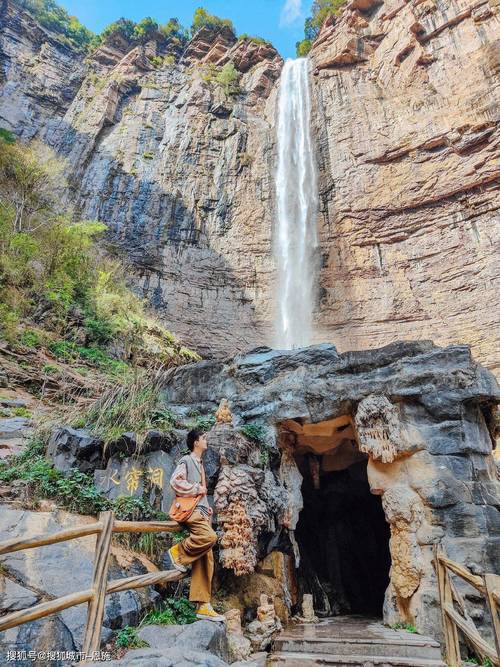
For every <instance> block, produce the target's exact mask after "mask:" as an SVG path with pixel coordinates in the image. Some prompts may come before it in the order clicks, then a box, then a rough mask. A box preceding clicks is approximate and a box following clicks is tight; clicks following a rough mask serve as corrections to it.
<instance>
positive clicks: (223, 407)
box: [215, 398, 233, 424]
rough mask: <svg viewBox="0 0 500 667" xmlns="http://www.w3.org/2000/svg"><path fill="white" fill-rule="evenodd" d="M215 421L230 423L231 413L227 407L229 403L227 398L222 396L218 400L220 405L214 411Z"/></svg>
mask: <svg viewBox="0 0 500 667" xmlns="http://www.w3.org/2000/svg"><path fill="white" fill-rule="evenodd" d="M215 421H216V422H217V424H232V423H233V415H232V414H231V410H230V409H229V403H228V400H227V398H223V399H222V401H221V402H220V405H219V407H218V409H217V411H216V413H215Z"/></svg>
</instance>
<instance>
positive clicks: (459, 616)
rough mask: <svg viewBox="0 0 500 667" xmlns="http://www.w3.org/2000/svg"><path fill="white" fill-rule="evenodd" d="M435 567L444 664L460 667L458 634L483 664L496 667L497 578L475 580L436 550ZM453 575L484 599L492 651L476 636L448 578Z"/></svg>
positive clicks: (499, 635)
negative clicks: (493, 640)
mask: <svg viewBox="0 0 500 667" xmlns="http://www.w3.org/2000/svg"><path fill="white" fill-rule="evenodd" d="M434 557H435V567H436V573H437V578H438V585H439V599H440V603H441V617H442V620H443V634H444V640H445V646H446V662H447V664H448V667H461V665H462V660H461V658H460V645H459V641H458V630H460V631H461V632H462V634H463V636H464V640H465V643H466V644H468V645H469V646H470V647H471V648H472V649H473V650H474V651H475V652H476V653H477V654H478V655H479V656H480V657H481V658H482V659H483V660H484V659H485V658H487V659H488V660H489V661H490V663H491V664H492V665H495V666H496V667H500V618H499V615H498V614H499V608H500V576H498V575H496V574H485V575H483V576H478V575H475V574H472V572H469V570H468V569H467V568H465V567H463V566H462V565H459V564H458V563H455V562H454V561H452V560H450V559H449V558H447V557H446V556H445V554H444V553H443V551H442V550H441V549H440V548H439V547H436V548H435V551H434ZM451 573H453V574H454V575H457V576H458V577H460V578H461V579H463V580H464V581H466V582H467V583H468V584H469V585H470V586H472V587H473V588H475V589H476V591H478V592H479V593H480V594H481V595H482V596H484V598H485V599H486V605H487V607H488V609H489V611H490V614H491V618H492V626H493V635H494V638H495V647H494V648H493V647H491V646H490V645H489V644H488V643H487V642H486V641H485V640H484V639H483V638H482V637H481V635H480V634H479V632H478V630H477V628H476V626H475V624H474V621H473V620H472V618H471V617H470V615H469V614H468V612H467V609H466V608H465V602H464V599H463V597H462V595H461V594H460V592H459V591H458V589H457V587H456V586H455V584H454V582H453V580H452V578H451V576H450V574H451Z"/></svg>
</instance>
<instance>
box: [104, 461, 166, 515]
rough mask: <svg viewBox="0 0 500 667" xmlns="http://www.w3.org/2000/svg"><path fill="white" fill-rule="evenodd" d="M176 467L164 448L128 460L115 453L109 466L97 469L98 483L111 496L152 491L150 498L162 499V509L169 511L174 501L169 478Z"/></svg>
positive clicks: (139, 494) (151, 499)
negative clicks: (116, 455) (121, 458)
mask: <svg viewBox="0 0 500 667" xmlns="http://www.w3.org/2000/svg"><path fill="white" fill-rule="evenodd" d="M173 467H174V460H173V458H172V456H170V455H169V454H168V453H167V452H163V451H156V452H151V453H150V454H147V455H145V456H138V457H134V458H129V459H125V460H120V459H119V458H118V457H113V458H112V459H110V461H109V463H108V467H107V468H106V470H98V471H96V473H95V484H96V486H97V488H98V489H99V490H100V491H101V492H102V493H104V494H106V495H107V496H108V498H110V499H114V498H118V497H120V496H135V497H141V496H142V495H143V494H144V493H146V494H149V496H150V502H155V504H156V503H157V502H159V504H160V505H161V509H162V510H163V511H168V508H169V507H170V503H171V501H172V498H171V495H172V492H171V489H170V486H169V483H168V482H169V479H170V475H171V474H172V471H173Z"/></svg>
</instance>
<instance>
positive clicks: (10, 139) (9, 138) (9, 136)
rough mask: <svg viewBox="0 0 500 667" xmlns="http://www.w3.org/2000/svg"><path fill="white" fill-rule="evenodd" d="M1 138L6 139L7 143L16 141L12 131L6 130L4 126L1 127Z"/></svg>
mask: <svg viewBox="0 0 500 667" xmlns="http://www.w3.org/2000/svg"><path fill="white" fill-rule="evenodd" d="M0 139H1V140H2V141H5V143H6V144H14V143H16V137H15V136H14V135H13V134H12V132H10V131H9V130H6V129H5V128H4V127H0Z"/></svg>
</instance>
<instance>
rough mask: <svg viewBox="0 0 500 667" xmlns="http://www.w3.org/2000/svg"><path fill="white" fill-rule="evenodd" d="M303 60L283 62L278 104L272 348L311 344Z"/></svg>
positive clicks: (311, 185) (311, 178) (310, 186)
mask: <svg viewBox="0 0 500 667" xmlns="http://www.w3.org/2000/svg"><path fill="white" fill-rule="evenodd" d="M308 65H309V63H308V61H307V59H306V58H298V59H297V60H287V61H286V63H285V65H284V67H283V71H282V74H281V83H280V97H279V106H278V169H277V173H276V200H277V208H278V234H277V242H276V244H275V252H276V263H277V269H278V294H277V301H278V307H277V323H276V338H277V340H276V347H277V348H280V349H292V348H296V347H304V346H306V345H310V344H311V335H312V314H313V309H314V300H315V298H314V286H315V282H316V280H315V279H316V276H315V273H316V272H315V270H314V261H313V260H314V254H315V249H316V247H317V244H318V237H317V230H316V212H317V202H318V192H317V183H316V170H315V165H314V153H313V146H312V141H311V131H310V116H311V98H310V93H309V73H308Z"/></svg>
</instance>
